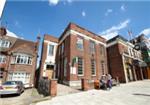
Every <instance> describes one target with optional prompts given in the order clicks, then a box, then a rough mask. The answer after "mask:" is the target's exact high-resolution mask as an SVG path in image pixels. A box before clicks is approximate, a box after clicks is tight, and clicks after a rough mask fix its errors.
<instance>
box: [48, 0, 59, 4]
mask: <svg viewBox="0 0 150 105" xmlns="http://www.w3.org/2000/svg"><path fill="white" fill-rule="evenodd" d="M59 1H60V0H48V2H49V5H57V4H58V3H59Z"/></svg>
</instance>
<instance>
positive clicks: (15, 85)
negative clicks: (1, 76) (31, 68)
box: [0, 81, 24, 95]
mask: <svg viewBox="0 0 150 105" xmlns="http://www.w3.org/2000/svg"><path fill="white" fill-rule="evenodd" d="M22 92H24V85H23V83H22V82H21V81H6V82H4V83H3V84H2V85H1V86H0V95H5V94H18V95H20V94H21V93H22Z"/></svg>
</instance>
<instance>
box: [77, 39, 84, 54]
mask: <svg viewBox="0 0 150 105" xmlns="http://www.w3.org/2000/svg"><path fill="white" fill-rule="evenodd" d="M80 46H82V47H80ZM76 47H77V49H78V50H81V51H83V50H84V42H83V38H81V37H77V42H76Z"/></svg>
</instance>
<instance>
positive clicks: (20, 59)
mask: <svg viewBox="0 0 150 105" xmlns="http://www.w3.org/2000/svg"><path fill="white" fill-rule="evenodd" d="M11 63H14V64H28V65H31V64H32V57H31V56H30V55H27V54H16V55H14V56H13V58H12V61H11Z"/></svg>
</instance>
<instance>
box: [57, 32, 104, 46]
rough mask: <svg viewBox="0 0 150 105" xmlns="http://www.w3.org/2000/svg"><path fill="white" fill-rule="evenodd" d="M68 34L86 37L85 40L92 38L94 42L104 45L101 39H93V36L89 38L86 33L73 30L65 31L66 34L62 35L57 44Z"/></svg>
mask: <svg viewBox="0 0 150 105" xmlns="http://www.w3.org/2000/svg"><path fill="white" fill-rule="evenodd" d="M68 35H79V36H81V37H83V38H84V39H86V40H92V41H94V42H95V43H97V44H102V45H104V46H106V44H105V43H103V42H101V41H98V40H96V39H93V38H91V37H89V36H87V35H85V34H83V33H80V32H77V31H75V30H69V31H67V32H66V34H65V35H64V36H63V37H62V39H61V40H60V42H59V44H61V43H62V41H63V40H64V39H65V38H66V37H67V36H68Z"/></svg>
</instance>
